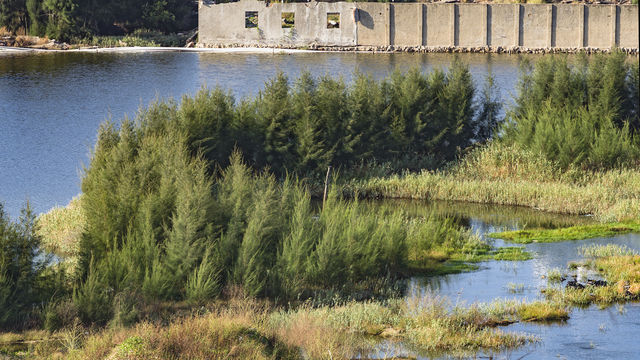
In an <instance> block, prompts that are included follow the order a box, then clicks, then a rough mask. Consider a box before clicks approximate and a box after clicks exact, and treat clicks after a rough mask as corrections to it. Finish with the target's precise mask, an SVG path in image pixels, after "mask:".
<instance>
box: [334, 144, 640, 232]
mask: <svg viewBox="0 0 640 360" xmlns="http://www.w3.org/2000/svg"><path fill="white" fill-rule="evenodd" d="M638 184H640V170H639V169H638V168H637V167H631V168H627V169H614V170H608V171H582V170H579V169H575V168H571V169H569V170H566V171H562V170H560V168H558V167H557V166H556V165H555V164H554V163H553V162H550V161H548V160H546V159H544V157H542V156H540V155H538V154H536V153H533V152H531V151H529V150H524V149H522V148H519V147H518V146H506V145H502V144H499V143H493V144H491V145H489V146H487V147H483V148H478V149H476V150H474V151H472V152H471V153H470V154H468V155H467V156H466V157H464V158H463V159H461V160H460V162H459V163H458V164H456V165H454V166H452V167H450V168H448V169H445V170H442V171H423V172H422V173H419V174H404V175H395V176H391V177H387V178H373V179H368V180H364V181H357V180H356V181H352V182H350V183H349V184H347V185H346V186H345V190H344V191H345V192H346V193H347V194H351V195H355V194H358V195H359V196H364V197H371V198H407V199H426V200H455V201H468V202H476V203H487V204H498V205H517V206H527V207H532V208H535V209H539V210H543V211H550V212H556V213H566V214H576V215H587V214H591V215H594V216H596V217H597V218H598V219H599V220H602V221H622V220H629V219H638V218H640V186H639V185H638Z"/></svg>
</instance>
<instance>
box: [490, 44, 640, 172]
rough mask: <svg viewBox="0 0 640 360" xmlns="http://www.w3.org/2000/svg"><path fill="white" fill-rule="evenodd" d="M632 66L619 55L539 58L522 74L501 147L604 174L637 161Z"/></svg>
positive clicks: (639, 124) (638, 120)
mask: <svg viewBox="0 0 640 360" xmlns="http://www.w3.org/2000/svg"><path fill="white" fill-rule="evenodd" d="M638 72H639V66H638V61H637V60H635V61H629V59H628V57H627V56H626V55H625V54H624V53H622V52H614V53H613V54H610V55H596V56H594V57H592V58H589V59H588V58H586V57H582V58H580V59H579V61H577V62H574V63H569V62H568V61H567V59H566V57H545V58H542V59H540V60H538V61H537V62H536V64H535V68H534V69H531V70H530V71H527V72H525V73H524V74H523V76H522V77H521V81H520V89H519V94H518V97H517V98H516V104H515V106H514V107H513V108H512V109H511V110H510V111H509V112H508V117H507V121H506V122H505V128H504V132H503V134H502V135H503V136H502V137H503V139H504V140H505V141H506V142H507V143H515V144H518V145H521V146H524V147H526V148H529V149H532V150H534V151H535V152H538V153H540V154H542V155H543V156H545V157H546V158H547V159H549V160H552V161H554V162H557V163H558V165H559V166H560V167H562V168H568V167H570V166H573V167H578V168H588V169H606V168H612V167H617V166H626V165H629V164H632V163H634V162H637V161H638V159H640V136H639V135H640V100H639V99H640V95H639V93H638V88H639V81H640V77H639V75H638Z"/></svg>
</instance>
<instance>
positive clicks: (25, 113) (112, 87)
mask: <svg viewBox="0 0 640 360" xmlns="http://www.w3.org/2000/svg"><path fill="white" fill-rule="evenodd" d="M459 56H460V58H461V59H462V60H463V61H464V62H466V63H467V64H469V67H470V70H471V72H472V74H473V77H474V79H475V80H476V81H477V82H478V83H481V82H483V81H484V79H485V77H486V75H487V74H488V73H489V72H491V73H492V74H493V76H494V78H495V83H496V86H497V90H498V94H499V96H500V97H501V98H503V99H505V100H508V99H511V94H512V93H513V92H514V89H515V84H516V81H517V77H518V71H519V68H518V67H519V64H520V62H521V59H522V57H520V56H518V55H491V54H460V55H459ZM526 58H528V59H534V60H535V56H528V57H526ZM452 60H453V56H452V55H450V54H369V53H336V52H331V53H297V54H257V53H256V54H247V53H226V54H220V53H176V52H139V53H123V54H118V53H47V54H19V55H8V54H3V53H2V52H0V202H3V203H4V204H5V209H6V210H7V211H8V212H9V214H10V215H11V216H13V217H15V216H17V215H18V214H19V210H20V208H21V207H22V206H23V205H24V203H25V201H26V200H29V202H30V204H31V206H32V208H33V209H35V211H36V212H45V211H47V210H48V209H50V208H51V207H53V206H56V205H62V206H64V205H66V204H67V203H68V202H69V200H71V198H72V197H73V196H75V195H77V194H78V193H79V192H80V174H81V171H82V166H83V164H86V163H87V162H88V155H89V153H90V150H91V148H92V146H93V144H94V142H95V139H96V132H97V129H98V126H99V124H100V123H101V122H102V121H104V120H105V119H107V118H111V119H113V120H116V121H118V120H120V119H122V118H123V116H125V114H126V115H129V116H133V115H134V114H135V112H136V110H137V109H138V108H139V107H140V106H145V105H146V104H148V103H149V102H150V101H152V100H154V99H155V98H168V97H174V98H180V97H181V96H182V95H183V94H193V93H194V92H196V91H197V90H198V89H200V88H201V87H202V86H210V87H213V86H217V85H219V86H221V87H223V88H227V89H229V90H231V91H232V92H233V93H234V94H235V95H236V96H237V97H242V96H247V95H253V94H255V93H257V92H258V90H259V89H260V88H262V86H263V84H264V82H265V81H266V80H268V79H269V78H271V77H273V76H274V75H275V74H276V73H277V72H279V71H283V72H284V73H285V74H287V75H288V76H289V77H290V78H295V77H297V76H298V74H300V72H302V71H304V70H308V71H310V72H311V73H312V74H313V75H325V74H330V75H334V76H344V78H345V79H346V80H349V79H350V78H351V76H352V74H353V72H354V71H356V70H358V71H361V72H366V73H370V74H372V75H373V76H375V77H376V78H380V77H384V76H386V75H387V74H389V72H391V71H393V70H394V69H400V70H406V69H409V68H411V67H415V66H418V67H420V68H422V69H424V70H428V69H430V68H433V67H442V68H446V67H448V66H449V64H450V63H451V61H452Z"/></svg>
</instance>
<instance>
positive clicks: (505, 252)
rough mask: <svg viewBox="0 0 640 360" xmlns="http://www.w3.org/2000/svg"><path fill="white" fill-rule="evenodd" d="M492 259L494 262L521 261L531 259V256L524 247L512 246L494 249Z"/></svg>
mask: <svg viewBox="0 0 640 360" xmlns="http://www.w3.org/2000/svg"><path fill="white" fill-rule="evenodd" d="M493 258H494V259H495V260H509V261H521V260H529V259H533V256H532V255H531V253H529V252H527V251H526V250H525V249H524V247H519V246H513V247H502V248H498V249H496V250H495V254H494V255H493Z"/></svg>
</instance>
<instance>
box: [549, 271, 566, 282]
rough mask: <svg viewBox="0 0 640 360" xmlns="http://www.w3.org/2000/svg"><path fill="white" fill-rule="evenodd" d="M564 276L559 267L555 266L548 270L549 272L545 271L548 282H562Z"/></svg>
mask: <svg viewBox="0 0 640 360" xmlns="http://www.w3.org/2000/svg"><path fill="white" fill-rule="evenodd" d="M563 278H564V275H563V274H562V272H561V271H560V269H557V268H553V269H551V270H549V272H548V273H547V279H548V280H549V281H550V282H555V283H558V282H562V281H563Z"/></svg>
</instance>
